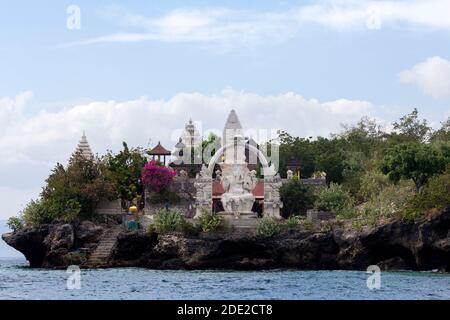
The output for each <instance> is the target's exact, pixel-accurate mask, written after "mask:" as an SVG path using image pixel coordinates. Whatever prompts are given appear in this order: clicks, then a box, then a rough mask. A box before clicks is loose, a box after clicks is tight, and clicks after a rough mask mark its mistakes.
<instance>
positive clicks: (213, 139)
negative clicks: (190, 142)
mask: <svg viewBox="0 0 450 320" xmlns="http://www.w3.org/2000/svg"><path fill="white" fill-rule="evenodd" d="M220 146H221V143H220V137H219V136H217V135H216V134H214V133H212V132H210V133H209V134H208V137H207V138H206V139H204V140H202V144H201V150H199V151H196V153H198V154H201V156H202V161H203V162H202V163H209V160H210V159H211V158H212V156H213V155H214V154H215V153H216V151H217V150H219V149H220ZM197 163H200V162H197Z"/></svg>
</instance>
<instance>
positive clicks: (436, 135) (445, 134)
mask: <svg viewBox="0 0 450 320" xmlns="http://www.w3.org/2000/svg"><path fill="white" fill-rule="evenodd" d="M430 140H431V141H433V142H436V141H444V142H449V141H450V117H449V118H448V119H447V120H446V121H444V122H442V126H441V128H439V129H438V130H436V131H435V132H433V133H432V134H431V138H430Z"/></svg>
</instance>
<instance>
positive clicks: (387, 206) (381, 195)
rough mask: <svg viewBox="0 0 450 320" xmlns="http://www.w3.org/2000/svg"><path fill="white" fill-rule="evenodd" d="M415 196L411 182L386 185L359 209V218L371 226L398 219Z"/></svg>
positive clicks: (404, 181)
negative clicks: (394, 218) (384, 220)
mask: <svg viewBox="0 0 450 320" xmlns="http://www.w3.org/2000/svg"><path fill="white" fill-rule="evenodd" d="M413 195H414V186H413V184H412V182H411V181H408V180H403V181H401V182H400V183H398V184H397V185H392V184H389V185H386V186H385V187H384V188H382V189H381V190H380V191H379V192H378V193H373V194H372V195H371V196H370V199H369V200H368V201H367V202H365V203H363V204H362V205H361V206H359V207H358V217H359V218H360V219H363V221H365V222H366V223H367V224H370V225H376V224H378V223H379V222H381V221H382V220H383V219H388V218H392V217H397V216H399V215H400V214H401V212H402V210H403V208H404V207H405V206H406V204H407V203H408V202H409V201H410V199H411V198H412V197H413Z"/></svg>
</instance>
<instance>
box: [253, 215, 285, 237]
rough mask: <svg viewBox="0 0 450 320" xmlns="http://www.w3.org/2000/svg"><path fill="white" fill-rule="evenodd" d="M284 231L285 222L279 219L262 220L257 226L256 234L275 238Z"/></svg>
mask: <svg viewBox="0 0 450 320" xmlns="http://www.w3.org/2000/svg"><path fill="white" fill-rule="evenodd" d="M282 230H283V222H282V221H281V220H279V219H277V218H262V219H261V221H259V223H258V225H257V226H256V234H257V235H259V236H263V237H273V236H275V235H277V234H279V233H280V232H281V231H282Z"/></svg>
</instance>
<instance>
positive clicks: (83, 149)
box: [73, 131, 94, 159]
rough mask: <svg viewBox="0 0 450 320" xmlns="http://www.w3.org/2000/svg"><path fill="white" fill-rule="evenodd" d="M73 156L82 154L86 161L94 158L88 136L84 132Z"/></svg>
mask: <svg viewBox="0 0 450 320" xmlns="http://www.w3.org/2000/svg"><path fill="white" fill-rule="evenodd" d="M73 154H80V155H81V156H83V157H84V158H86V159H93V158H94V153H93V152H92V150H91V147H90V146H89V142H88V141H87V138H86V134H85V132H84V131H83V135H82V137H81V140H80V142H78V146H77V148H76V149H75V152H74V153H73Z"/></svg>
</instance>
